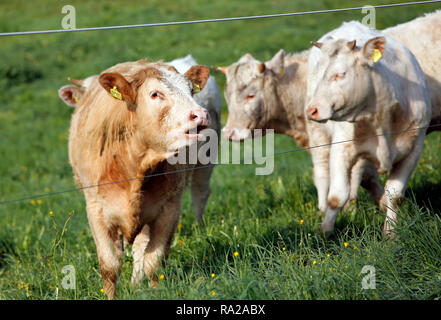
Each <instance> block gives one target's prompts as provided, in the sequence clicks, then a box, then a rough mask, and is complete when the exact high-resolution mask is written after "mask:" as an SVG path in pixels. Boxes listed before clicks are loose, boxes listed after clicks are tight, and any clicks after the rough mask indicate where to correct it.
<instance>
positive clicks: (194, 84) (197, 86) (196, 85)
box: [193, 82, 201, 93]
mask: <svg viewBox="0 0 441 320" xmlns="http://www.w3.org/2000/svg"><path fill="white" fill-rule="evenodd" d="M199 92H201V87H200V86H199V85H198V84H197V83H195V82H194V83H193V93H199Z"/></svg>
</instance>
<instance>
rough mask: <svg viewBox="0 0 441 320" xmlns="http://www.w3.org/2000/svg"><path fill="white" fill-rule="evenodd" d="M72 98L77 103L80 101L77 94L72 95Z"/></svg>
mask: <svg viewBox="0 0 441 320" xmlns="http://www.w3.org/2000/svg"><path fill="white" fill-rule="evenodd" d="M72 98H73V99H74V101H75V103H77V102H78V97H77V96H76V95H74V94H73V95H72Z"/></svg>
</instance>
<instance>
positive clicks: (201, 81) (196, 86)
mask: <svg viewBox="0 0 441 320" xmlns="http://www.w3.org/2000/svg"><path fill="white" fill-rule="evenodd" d="M185 76H186V77H187V78H188V79H190V81H191V82H192V83H193V93H197V92H198V91H200V90H202V89H203V88H204V87H205V84H206V83H207V80H208V78H209V77H210V69H209V68H208V67H206V66H192V67H191V68H190V69H188V70H187V72H186V73H185Z"/></svg>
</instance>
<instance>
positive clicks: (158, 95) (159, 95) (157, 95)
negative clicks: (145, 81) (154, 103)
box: [150, 91, 164, 99]
mask: <svg viewBox="0 0 441 320" xmlns="http://www.w3.org/2000/svg"><path fill="white" fill-rule="evenodd" d="M163 96H164V95H163V94H162V93H161V92H159V91H152V92H150V98H152V99H157V98H162V97H163Z"/></svg>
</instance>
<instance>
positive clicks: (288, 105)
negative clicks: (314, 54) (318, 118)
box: [274, 51, 309, 147]
mask: <svg viewBox="0 0 441 320" xmlns="http://www.w3.org/2000/svg"><path fill="white" fill-rule="evenodd" d="M308 56H309V51H303V52H301V53H298V54H294V55H290V56H287V57H286V58H285V66H286V67H285V74H284V75H283V76H282V77H281V78H280V80H279V85H278V86H277V96H278V98H279V103H280V105H279V108H278V110H277V111H276V112H275V114H277V116H274V119H275V121H274V122H276V121H278V122H279V127H281V128H283V129H284V131H283V133H285V134H287V135H289V136H291V137H292V138H294V139H296V141H297V143H299V144H300V145H302V146H305V147H306V146H307V145H308V136H307V133H306V123H305V116H304V111H303V110H304V106H305V96H306V75H307V73H306V72H307V64H308Z"/></svg>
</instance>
